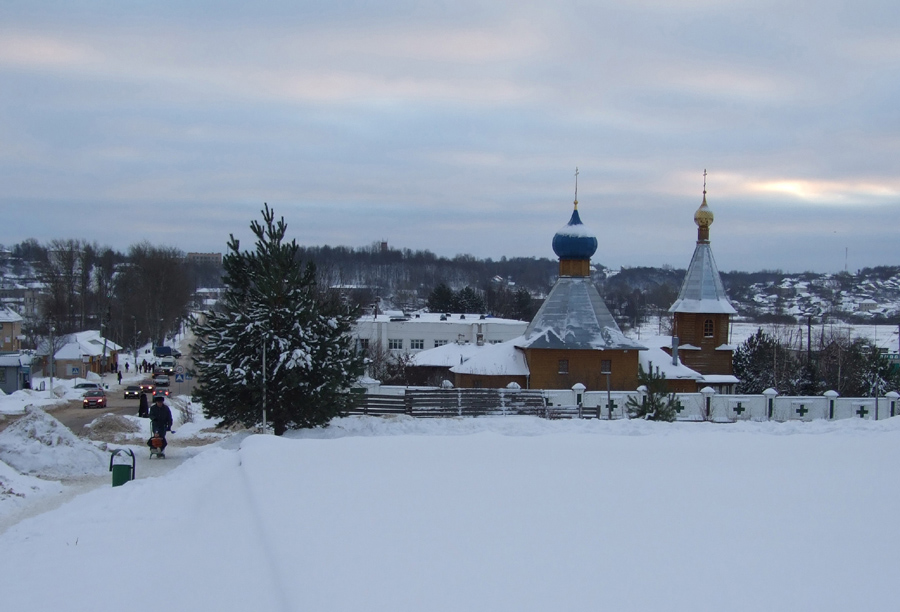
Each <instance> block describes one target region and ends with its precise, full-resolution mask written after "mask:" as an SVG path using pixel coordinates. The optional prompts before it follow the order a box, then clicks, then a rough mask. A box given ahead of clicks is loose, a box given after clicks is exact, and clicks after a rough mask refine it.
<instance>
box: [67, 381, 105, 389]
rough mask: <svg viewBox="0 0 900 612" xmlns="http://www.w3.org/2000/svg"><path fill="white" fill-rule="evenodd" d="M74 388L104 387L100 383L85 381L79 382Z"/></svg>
mask: <svg viewBox="0 0 900 612" xmlns="http://www.w3.org/2000/svg"><path fill="white" fill-rule="evenodd" d="M73 388H74V389H101V388H102V387H100V383H95V382H83V383H78V384H77V385H75V386H74V387H73Z"/></svg>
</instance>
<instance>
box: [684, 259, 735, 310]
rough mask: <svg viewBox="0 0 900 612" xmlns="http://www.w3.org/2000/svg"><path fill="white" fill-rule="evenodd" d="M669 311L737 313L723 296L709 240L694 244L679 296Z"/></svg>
mask: <svg viewBox="0 0 900 612" xmlns="http://www.w3.org/2000/svg"><path fill="white" fill-rule="evenodd" d="M669 312H701V313H708V314H736V313H737V311H736V310H735V309H734V306H732V305H731V302H729V301H728V297H727V296H726V295H725V287H724V285H722V278H721V277H720V276H719V269H718V268H717V267H716V260H715V259H714V258H713V254H712V249H711V248H710V246H709V243H708V242H698V243H697V247H696V248H695V249H694V256H693V258H691V265H690V267H688V271H687V274H685V276H684V283H682V285H681V291H680V292H679V294H678V299H677V300H675V303H674V304H672V307H671V308H669Z"/></svg>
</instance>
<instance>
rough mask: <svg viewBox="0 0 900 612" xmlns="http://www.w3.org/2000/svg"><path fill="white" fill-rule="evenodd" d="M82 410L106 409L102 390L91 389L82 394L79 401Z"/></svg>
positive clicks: (104, 395)
mask: <svg viewBox="0 0 900 612" xmlns="http://www.w3.org/2000/svg"><path fill="white" fill-rule="evenodd" d="M81 405H82V407H83V408H106V392H105V391H104V390H103V389H92V390H90V391H88V392H87V393H85V394H84V397H83V399H82V400H81Z"/></svg>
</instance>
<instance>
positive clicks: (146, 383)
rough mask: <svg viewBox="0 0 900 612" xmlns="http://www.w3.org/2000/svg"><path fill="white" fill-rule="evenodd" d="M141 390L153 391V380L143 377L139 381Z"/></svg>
mask: <svg viewBox="0 0 900 612" xmlns="http://www.w3.org/2000/svg"><path fill="white" fill-rule="evenodd" d="M141 392H145V393H153V381H152V380H150V379H149V378H145V379H144V380H142V381H141Z"/></svg>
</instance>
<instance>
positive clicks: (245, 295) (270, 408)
mask: <svg viewBox="0 0 900 612" xmlns="http://www.w3.org/2000/svg"><path fill="white" fill-rule="evenodd" d="M262 216H263V223H262V224H260V223H259V222H257V221H253V222H251V224H250V229H251V230H252V231H253V233H254V235H255V236H256V238H257V241H256V249H255V251H252V252H251V251H244V252H241V251H240V243H239V241H238V240H237V239H235V238H234V236H231V239H230V241H229V243H228V250H229V252H228V254H226V255H225V257H224V258H223V267H224V272H225V275H224V284H225V294H224V296H223V298H222V300H221V302H220V305H219V307H218V308H217V309H216V310H214V311H211V312H208V313H206V314H205V317H202V318H200V319H198V320H196V321H195V322H194V324H193V325H192V327H193V331H194V333H195V334H196V337H197V341H196V343H195V345H194V346H193V347H192V348H193V357H194V368H195V372H196V373H197V375H198V385H197V387H196V388H195V390H194V397H195V398H196V399H197V400H199V401H201V402H202V403H203V409H204V412H205V413H206V415H207V416H208V417H212V418H219V419H221V422H222V424H224V425H230V424H234V423H242V424H244V425H245V426H248V427H250V426H254V425H256V424H258V423H260V422H261V421H262V406H263V378H264V377H263V351H264V350H265V364H266V367H265V370H266V371H265V404H266V412H267V421H271V423H272V426H273V428H274V431H275V434H276V435H281V434H283V433H284V432H285V431H287V430H288V429H291V428H303V427H316V426H323V425H327V424H328V422H329V421H330V420H331V419H332V418H333V417H334V416H336V415H338V414H339V413H340V412H341V411H342V410H343V409H344V407H345V406H346V405H347V403H348V402H349V401H350V399H349V394H347V393H345V391H346V390H347V389H348V388H349V387H350V386H351V385H352V384H353V383H354V382H355V381H356V379H357V378H358V377H359V375H360V374H361V373H362V357H361V356H360V355H358V354H357V353H356V351H355V350H354V346H353V342H352V339H351V337H350V334H349V331H350V326H351V324H352V322H353V316H352V314H353V313H351V312H349V311H348V309H347V308H345V307H344V306H343V305H342V304H341V303H340V301H339V300H337V299H336V298H334V297H333V296H328V295H327V294H322V293H320V292H319V291H318V286H317V283H316V270H315V266H314V265H313V264H312V263H307V264H306V265H305V266H303V265H301V262H299V261H298V256H297V251H298V246H297V243H296V242H295V241H293V240H292V241H291V242H289V243H286V242H284V237H285V233H286V231H287V225H286V224H285V222H284V218H281V219H280V220H278V221H277V222H276V221H275V213H274V211H273V210H272V209H270V208H269V206H268V205H265V208H264V209H263V211H262Z"/></svg>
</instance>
